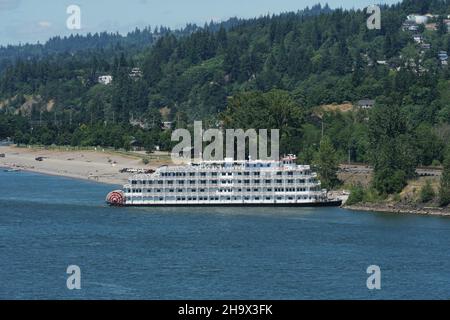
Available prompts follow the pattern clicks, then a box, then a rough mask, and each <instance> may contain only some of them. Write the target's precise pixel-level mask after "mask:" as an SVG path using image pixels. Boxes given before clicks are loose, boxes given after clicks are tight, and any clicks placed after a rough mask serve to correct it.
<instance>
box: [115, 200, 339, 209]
mask: <svg viewBox="0 0 450 320" xmlns="http://www.w3.org/2000/svg"><path fill="white" fill-rule="evenodd" d="M109 205H111V206H116V207H178V208H180V207H271V208H275V207H277V208H291V207H297V208H315V207H340V206H342V200H335V201H327V202H315V203H192V204H186V203H167V204H166V203H152V204H122V205H115V204H111V203H109Z"/></svg>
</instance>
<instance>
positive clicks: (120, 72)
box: [0, 0, 450, 193]
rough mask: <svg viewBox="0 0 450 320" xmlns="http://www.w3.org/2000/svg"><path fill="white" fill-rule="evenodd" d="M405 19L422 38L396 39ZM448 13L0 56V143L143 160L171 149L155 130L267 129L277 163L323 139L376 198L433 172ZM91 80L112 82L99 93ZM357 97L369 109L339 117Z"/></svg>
mask: <svg viewBox="0 0 450 320" xmlns="http://www.w3.org/2000/svg"><path fill="white" fill-rule="evenodd" d="M410 14H423V15H424V14H431V15H433V16H432V17H431V18H430V19H431V21H430V22H431V23H434V24H433V27H430V28H429V27H425V26H424V25H421V26H419V27H418V30H417V31H415V32H412V31H410V30H405V28H403V25H404V22H405V20H406V19H407V16H408V15H410ZM447 15H450V0H425V1H419V0H405V1H403V2H402V3H401V4H398V5H394V6H389V7H388V6H385V7H382V28H381V30H369V29H368V28H367V26H366V20H367V17H368V15H367V14H366V13H365V12H364V11H362V10H341V9H335V10H331V9H330V8H328V6H327V7H324V8H322V7H320V6H315V7H314V8H312V9H307V10H303V11H299V12H296V13H283V14H279V15H274V16H263V17H259V18H255V19H250V20H237V19H234V20H231V21H229V22H228V23H225V24H210V25H206V26H204V27H202V28H197V27H195V28H193V29H192V28H191V29H189V28H188V29H187V30H186V32H184V33H183V34H179V33H176V32H171V31H170V30H164V32H157V33H155V32H152V31H151V30H150V29H147V30H144V31H139V30H137V31H135V32H134V33H132V34H129V35H128V36H127V37H121V36H118V35H106V34H103V35H97V36H89V37H73V38H72V39H64V40H61V39H57V38H56V39H52V40H50V41H49V42H48V43H47V44H45V45H40V46H23V47H20V48H18V47H10V48H3V49H0V52H1V53H2V57H3V56H4V54H5V55H6V53H8V52H9V53H8V56H7V58H8V59H6V60H5V61H6V62H3V65H4V68H3V71H2V72H1V76H0V108H1V116H0V138H1V137H6V136H10V137H13V138H14V139H15V141H17V142H19V143H43V144H53V143H54V144H72V145H104V146H114V147H117V148H120V147H125V148H130V147H131V146H138V147H145V148H146V149H152V148H153V147H154V146H155V145H160V146H161V147H162V148H169V147H170V145H171V143H170V130H163V129H162V122H163V121H165V122H168V121H170V122H172V123H173V128H176V127H189V126H190V125H191V124H192V122H193V121H194V120H204V121H206V122H207V123H208V124H210V125H211V126H218V125H220V124H223V125H224V126H225V127H231V128H237V127H238V128H269V129H270V128H280V129H282V152H294V153H299V154H300V155H301V159H302V161H307V162H313V161H314V159H316V158H317V157H318V154H319V153H320V145H321V140H322V138H323V136H322V134H323V135H324V136H328V137H329V138H330V141H331V144H332V146H331V147H332V148H331V149H335V150H336V152H337V158H338V159H340V160H341V161H348V160H350V161H353V162H354V161H357V162H367V163H371V164H373V165H374V166H375V168H376V172H377V176H376V177H375V181H378V185H377V188H378V189H379V190H380V191H382V192H387V193H391V192H396V191H398V190H399V189H401V187H402V186H403V185H404V183H405V181H406V179H407V178H408V177H411V176H412V175H413V174H414V168H415V166H417V165H431V164H435V165H438V164H440V163H441V162H443V161H444V154H445V152H444V150H445V148H446V145H447V143H448V140H449V138H450V126H449V121H450V69H449V68H448V65H447V64H444V63H443V60H442V59H441V60H440V58H439V54H441V55H442V54H443V53H442V52H441V51H445V52H449V51H450V34H449V33H448V31H447V26H446V25H445V23H446V22H445V19H447ZM156 34H157V36H155V35H156ZM418 35H420V39H421V40H420V42H418V41H417V40H416V39H417V38H416V37H414V36H418ZM77 48H78V49H80V48H84V50H78V49H77ZM32 53H33V54H32ZM5 57H6V56H5ZM11 61H13V62H11ZM136 68H138V69H136ZM133 69H135V70H139V72H138V76H135V74H134V75H133V73H132V72H133ZM102 75H110V76H112V82H111V83H110V84H101V83H98V77H99V76H102ZM361 99H369V100H375V101H376V104H375V107H374V108H372V109H370V110H360V109H359V108H357V107H354V108H351V109H350V110H346V111H345V112H339V108H338V105H339V104H344V103H346V104H352V105H355V104H356V103H357V101H359V100H361ZM324 105H328V108H324V107H323V106H324ZM330 106H337V107H336V108H332V107H330ZM334 109H336V110H337V111H330V110H334ZM390 180H393V181H390ZM385 181H388V182H385ZM389 181H390V182H389Z"/></svg>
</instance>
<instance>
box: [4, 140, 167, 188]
mask: <svg viewBox="0 0 450 320" xmlns="http://www.w3.org/2000/svg"><path fill="white" fill-rule="evenodd" d="M0 154H2V155H4V157H0V167H4V168H6V169H13V170H14V169H18V170H23V171H28V172H33V173H39V174H45V175H52V176H60V177H67V178H73V179H80V180H84V181H93V182H98V183H103V184H108V185H116V186H117V185H124V184H126V183H127V181H128V178H129V177H130V176H131V175H132V174H131V173H121V172H120V170H121V169H123V168H133V169H155V168H156V167H158V166H159V165H161V163H162V161H159V160H153V161H151V163H150V164H148V165H145V164H144V163H143V162H142V159H143V158H142V157H141V156H140V155H138V154H136V155H135V156H134V155H126V154H121V153H114V152H110V151H105V150H102V151H95V150H52V149H40V148H20V147H15V146H0ZM38 158H41V159H40V160H41V161H38V160H37V159H38Z"/></svg>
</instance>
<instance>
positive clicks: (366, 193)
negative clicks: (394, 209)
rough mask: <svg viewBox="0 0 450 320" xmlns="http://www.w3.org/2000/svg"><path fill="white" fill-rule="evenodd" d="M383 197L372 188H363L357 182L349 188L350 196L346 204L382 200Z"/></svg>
mask: <svg viewBox="0 0 450 320" xmlns="http://www.w3.org/2000/svg"><path fill="white" fill-rule="evenodd" d="M384 199H385V197H384V196H383V195H381V194H379V193H378V191H377V190H376V189H374V188H364V187H363V186H362V185H360V184H357V185H354V186H352V187H351V188H350V196H349V198H348V200H347V202H346V205H355V204H359V203H377V202H380V201H382V200H384Z"/></svg>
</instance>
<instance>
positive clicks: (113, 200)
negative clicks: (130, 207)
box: [106, 190, 125, 207]
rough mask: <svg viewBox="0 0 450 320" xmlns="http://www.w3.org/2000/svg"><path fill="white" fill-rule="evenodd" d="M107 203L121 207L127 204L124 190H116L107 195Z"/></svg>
mask: <svg viewBox="0 0 450 320" xmlns="http://www.w3.org/2000/svg"><path fill="white" fill-rule="evenodd" d="M106 203H107V204H108V205H110V206H114V207H121V206H124V205H125V195H124V192H123V191H122V190H115V191H112V192H110V193H108V195H107V196H106Z"/></svg>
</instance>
